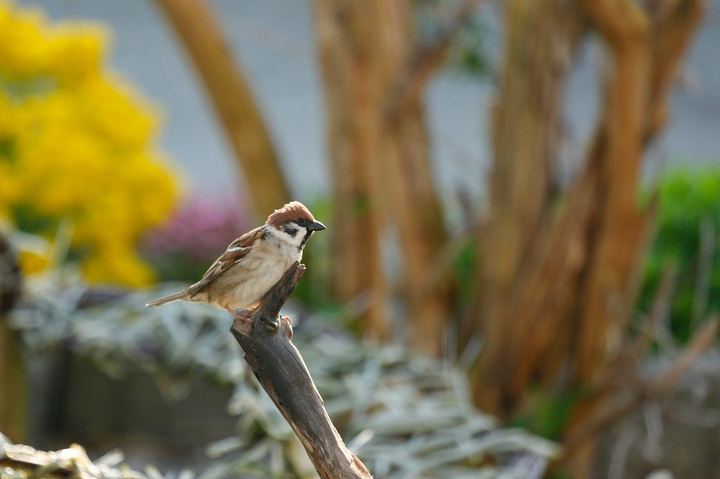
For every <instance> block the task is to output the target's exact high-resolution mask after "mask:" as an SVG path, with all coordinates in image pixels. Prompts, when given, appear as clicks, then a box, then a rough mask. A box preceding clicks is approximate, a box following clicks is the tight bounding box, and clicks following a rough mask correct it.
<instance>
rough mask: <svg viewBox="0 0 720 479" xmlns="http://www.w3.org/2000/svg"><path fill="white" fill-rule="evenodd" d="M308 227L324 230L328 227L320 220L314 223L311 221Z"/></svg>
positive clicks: (310, 229) (309, 228) (312, 229)
mask: <svg viewBox="0 0 720 479" xmlns="http://www.w3.org/2000/svg"><path fill="white" fill-rule="evenodd" d="M307 229H308V231H322V230H326V229H327V227H326V226H325V225H324V224H322V223H320V222H319V221H313V222H312V223H310V224H309V225H308V227H307Z"/></svg>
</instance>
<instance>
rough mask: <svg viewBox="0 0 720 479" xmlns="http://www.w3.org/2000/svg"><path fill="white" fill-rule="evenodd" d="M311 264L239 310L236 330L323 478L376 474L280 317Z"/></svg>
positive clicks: (296, 267)
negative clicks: (346, 435)
mask: <svg viewBox="0 0 720 479" xmlns="http://www.w3.org/2000/svg"><path fill="white" fill-rule="evenodd" d="M304 272H305V266H304V265H302V264H300V263H295V264H294V265H293V267H292V268H290V270H289V271H288V272H287V273H286V274H285V276H284V277H283V278H282V279H281V280H280V281H279V282H278V283H277V284H276V285H275V286H274V287H273V289H271V290H270V292H269V293H268V294H266V295H265V297H264V298H263V300H262V301H261V302H260V305H259V306H258V307H257V308H255V309H254V310H252V311H234V312H233V316H234V317H235V322H234V323H233V326H232V328H231V329H230V331H231V332H232V334H233V336H234V337H235V340H236V341H237V342H238V344H240V346H241V347H242V349H243V351H245V360H246V361H247V362H248V364H249V365H250V368H251V369H252V371H253V373H254V374H255V377H256V378H257V379H258V381H259V382H260V385H261V386H262V387H263V389H265V392H267V393H268V396H270V398H271V399H272V400H273V402H274V403H275V406H277V408H278V410H279V411H280V412H281V413H282V415H283V417H284V418H285V419H286V420H287V422H288V423H289V424H290V426H291V427H292V429H293V431H295V434H297V437H298V438H299V439H300V442H302V444H303V446H304V447H305V450H306V451H307V453H308V456H309V457H310V460H311V461H312V463H313V465H314V466H315V469H316V470H317V472H318V474H319V475H320V477H321V478H328V479H331V478H371V477H372V476H371V475H370V472H368V470H367V468H366V467H365V465H364V464H363V463H362V462H361V461H360V459H358V458H357V457H356V456H355V455H354V454H353V453H351V452H350V451H349V450H348V448H347V447H346V446H345V443H343V440H342V438H341V437H340V434H338V432H337V429H335V426H334V425H333V423H332V422H331V421H330V417H329V416H328V414H327V412H326V411H325V407H324V406H323V400H322V398H321V397H320V394H319V393H318V391H317V389H316V387H315V383H314V382H313V380H312V378H311V377H310V373H309V372H308V370H307V366H305V361H303V358H302V356H301V355H300V353H299V352H298V350H297V348H295V346H294V345H293V343H292V342H291V339H292V326H291V325H290V322H289V321H287V320H285V319H283V318H281V317H280V308H281V307H282V306H283V305H284V304H285V302H286V301H287V299H288V298H289V297H290V295H291V294H292V292H293V291H294V290H295V286H296V285H297V283H298V282H299V281H300V278H301V277H302V275H303V273H304Z"/></svg>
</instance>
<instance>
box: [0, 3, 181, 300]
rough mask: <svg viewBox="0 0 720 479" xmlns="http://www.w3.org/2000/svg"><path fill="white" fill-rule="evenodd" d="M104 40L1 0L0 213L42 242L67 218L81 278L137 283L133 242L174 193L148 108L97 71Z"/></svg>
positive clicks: (142, 270)
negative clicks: (71, 230)
mask: <svg viewBox="0 0 720 479" xmlns="http://www.w3.org/2000/svg"><path fill="white" fill-rule="evenodd" d="M106 39H107V35H106V34H105V32H104V31H103V30H102V29H99V28H98V27H89V26H86V25H71V24H66V25H57V26H53V25H49V24H48V23H47V21H46V20H45V19H44V18H43V16H42V15H41V14H39V13H37V12H35V11H28V10H20V9H18V8H16V7H14V6H13V5H12V4H11V3H7V2H6V1H3V0H0V217H5V218H7V219H9V220H10V221H12V222H14V223H15V225H16V226H17V227H18V228H20V229H23V230H25V231H29V232H32V233H38V234H41V235H44V236H46V237H47V238H52V236H53V235H54V233H55V229H57V227H58V224H59V223H60V221H61V220H63V219H66V220H69V221H70V222H71V224H72V226H73V229H74V234H73V237H72V250H73V252H74V254H75V256H76V257H78V258H79V259H81V260H82V266H83V271H84V273H85V275H86V277H87V279H88V280H90V281H93V282H107V283H117V284H124V285H130V286H141V285H145V284H148V283H151V282H152V281H153V280H154V278H153V273H152V270H151V269H150V267H149V266H148V265H146V264H145V263H144V262H143V261H142V259H141V258H140V257H139V256H138V254H137V253H136V251H135V244H136V242H137V240H138V238H139V237H140V235H141V234H142V233H143V232H144V231H145V230H146V229H147V228H148V227H150V226H153V225H157V224H158V223H160V222H162V221H163V220H164V219H165V218H166V217H167V215H168V214H169V213H170V211H171V209H172V207H173V206H174V205H175V202H176V196H177V191H176V185H175V179H174V177H173V176H172V174H171V173H170V171H169V169H168V167H167V165H165V164H164V162H163V161H162V158H161V156H160V155H159V153H158V152H157V151H156V150H155V149H154V148H153V147H152V145H151V142H152V140H153V138H154V135H155V132H156V123H157V121H156V115H155V113H154V112H153V111H152V109H151V108H150V107H149V106H148V105H146V104H145V103H144V102H142V101H140V100H139V99H138V98H137V97H136V95H135V94H133V92H132V91H131V90H130V89H129V88H128V87H127V86H126V85H124V84H123V83H122V82H121V81H119V80H118V79H117V78H115V77H113V76H111V75H109V74H107V73H106V72H104V71H103V62H104V59H105V52H106V44H107V41H106Z"/></svg>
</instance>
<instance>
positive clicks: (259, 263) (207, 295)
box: [145, 201, 326, 310]
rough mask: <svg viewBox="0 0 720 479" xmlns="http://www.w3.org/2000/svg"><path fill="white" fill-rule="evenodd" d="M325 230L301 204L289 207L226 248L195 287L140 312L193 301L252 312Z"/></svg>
mask: <svg viewBox="0 0 720 479" xmlns="http://www.w3.org/2000/svg"><path fill="white" fill-rule="evenodd" d="M324 229H326V228H325V225H324V224H322V223H321V222H319V221H315V218H314V217H313V215H312V213H310V211H309V210H308V209H307V208H306V207H305V206H304V205H303V204H302V203H300V202H298V201H292V202H290V203H288V204H286V205H285V206H283V207H282V208H280V209H279V210H275V212H274V213H273V214H271V215H270V216H268V219H267V221H266V222H265V224H264V225H262V226H259V227H257V228H255V229H254V230H252V231H249V232H247V233H245V234H244V235H242V236H241V237H239V238H238V239H236V240H235V241H233V242H232V243H230V246H228V247H227V249H226V250H225V252H224V253H223V254H222V255H220V257H219V258H218V259H217V260H215V262H214V263H213V264H212V266H210V269H208V270H207V272H206V273H205V274H204V275H203V277H202V279H201V280H200V281H198V282H197V283H195V284H193V285H192V286H190V287H188V288H186V289H184V290H182V291H179V292H177V293H175V294H171V295H170V296H165V297H164V298H160V299H158V300H155V301H152V302H150V303H147V304H146V305H145V307H150V306H162V305H164V304H168V303H173V302H175V301H193V302H196V303H204V304H208V305H210V306H214V307H215V308H218V309H233V310H241V309H251V308H252V307H253V306H255V305H256V304H257V303H259V302H260V300H261V299H262V297H263V296H265V294H267V292H268V291H270V288H272V287H273V286H274V285H275V284H276V283H277V282H278V281H280V279H281V278H282V277H283V276H284V275H285V273H286V272H287V271H288V270H289V269H290V267H291V266H292V265H293V264H294V263H295V262H296V261H300V259H302V254H303V249H304V248H305V244H306V243H307V241H308V240H309V239H310V237H311V236H312V235H313V233H314V232H315V231H321V230H324Z"/></svg>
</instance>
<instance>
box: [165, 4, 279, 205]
mask: <svg viewBox="0 0 720 479" xmlns="http://www.w3.org/2000/svg"><path fill="white" fill-rule="evenodd" d="M156 3H157V4H158V6H159V7H160V8H161V10H162V11H163V12H164V13H165V16H166V17H167V19H168V21H169V22H170V24H171V25H172V26H173V27H174V29H175V31H176V33H177V34H178V36H179V37H180V39H181V40H182V42H183V45H184V46H185V49H186V50H187V53H188V55H189V57H190V59H191V60H192V62H193V64H194V65H195V67H196V69H197V71H198V73H199V75H200V78H201V79H202V81H203V83H204V85H205V88H206V90H207V93H208V95H209V97H210V99H211V100H212V103H213V105H214V107H215V111H216V113H217V115H218V117H219V119H220V122H221V124H222V125H223V128H224V129H225V133H226V134H227V136H228V139H229V140H230V143H231V146H232V148H233V151H234V152H235V156H236V158H237V160H238V164H239V166H240V169H241V171H242V172H243V174H244V177H245V182H244V184H243V185H242V186H241V191H243V190H247V191H248V193H249V197H250V200H251V201H252V204H253V207H254V208H255V213H256V214H257V215H258V217H260V218H264V217H265V216H267V215H268V214H270V213H272V212H273V210H275V209H276V208H279V207H281V206H282V205H284V204H285V203H287V202H288V201H290V192H289V188H288V186H287V184H286V182H285V179H284V178H283V175H282V170H281V168H280V161H279V158H278V156H277V153H276V151H275V148H274V146H273V142H272V138H271V135H270V132H269V131H268V128H267V126H266V124H265V122H264V120H263V117H262V114H261V113H260V108H259V107H258V105H257V103H256V102H255V97H254V96H253V93H252V91H251V89H250V86H249V84H248V81H247V80H246V79H245V77H244V76H243V74H242V71H241V69H240V68H239V67H238V66H237V63H236V61H234V60H233V57H232V54H231V52H230V50H229V49H228V46H227V43H226V42H225V39H224V38H223V36H222V28H221V27H220V25H219V24H218V22H217V20H215V18H214V17H213V15H212V12H211V11H210V9H209V7H208V5H207V4H206V3H205V1H204V0H156Z"/></svg>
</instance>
